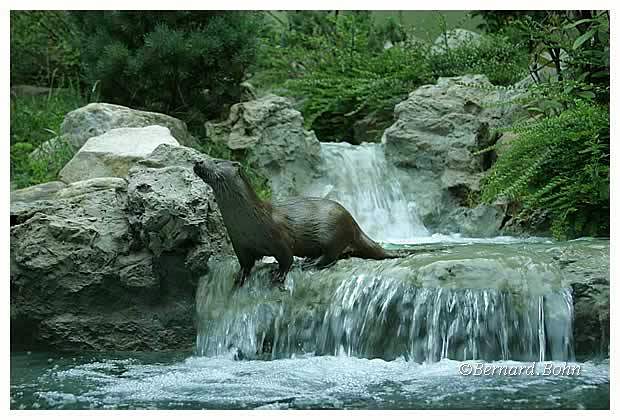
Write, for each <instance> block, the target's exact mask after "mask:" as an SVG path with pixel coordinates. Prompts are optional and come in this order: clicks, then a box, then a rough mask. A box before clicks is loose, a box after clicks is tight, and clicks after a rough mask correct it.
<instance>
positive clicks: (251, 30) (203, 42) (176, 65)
mask: <svg viewBox="0 0 620 420" xmlns="http://www.w3.org/2000/svg"><path fill="white" fill-rule="evenodd" d="M72 13H73V15H74V16H75V18H76V20H77V21H78V22H79V27H80V28H81V29H82V31H83V35H82V42H81V52H82V57H83V60H84V65H85V71H86V76H87V81H88V82H89V83H90V84H91V85H95V84H97V86H98V88H99V89H100V93H101V97H102V99H104V100H106V101H109V102H114V103H119V104H122V105H126V106H130V107H134V108H143V109H149V110H152V111H158V112H163V113H166V114H171V115H175V116H178V117H180V118H183V119H184V120H185V121H186V122H187V123H188V124H192V123H194V122H197V123H202V122H204V119H205V118H206V117H208V118H218V117H220V116H222V115H223V113H225V111H226V107H227V106H228V105H231V104H233V103H235V102H238V100H239V97H240V93H241V90H240V88H239V83H240V82H241V81H242V80H243V79H244V77H245V73H246V69H247V68H248V66H249V65H250V64H251V63H252V62H253V60H254V57H255V52H256V38H257V34H258V31H259V28H260V24H261V20H262V15H261V14H260V13H256V12H226V11H177V12H168V11H87V12H85V11H80V12H72Z"/></svg>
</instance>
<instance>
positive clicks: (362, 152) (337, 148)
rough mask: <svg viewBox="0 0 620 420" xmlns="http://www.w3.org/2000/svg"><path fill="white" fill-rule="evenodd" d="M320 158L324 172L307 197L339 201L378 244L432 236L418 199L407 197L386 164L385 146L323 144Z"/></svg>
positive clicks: (394, 174) (308, 190) (305, 193)
mask: <svg viewBox="0 0 620 420" xmlns="http://www.w3.org/2000/svg"><path fill="white" fill-rule="evenodd" d="M321 157H322V161H323V165H324V167H325V170H324V171H323V172H322V176H321V178H319V179H318V180H316V181H315V182H314V183H313V185H311V186H310V187H309V188H307V190H306V191H305V192H304V195H306V196H315V197H326V198H330V199H332V200H335V201H338V202H339V203H340V204H342V205H343V206H344V207H345V208H347V209H348V210H349V211H350V212H351V214H352V215H353V217H354V218H355V220H357V222H358V223H359V225H360V226H361V227H362V229H364V231H365V232H366V233H367V234H368V235H369V236H370V237H371V238H373V239H375V240H378V241H383V242H403V241H410V240H411V239H412V238H415V237H419V236H428V235H429V232H428V230H427V229H426V228H425V227H424V224H423V223H422V221H421V220H420V218H419V217H418V214H417V210H416V203H415V200H413V199H412V198H410V199H407V198H406V197H405V195H404V194H403V192H402V187H401V185H400V181H399V176H397V174H396V170H395V169H394V168H392V167H391V166H390V165H388V164H387V162H386V159H385V155H384V152H383V145H382V144H374V143H365V144H362V145H360V146H352V145H350V144H348V143H321Z"/></svg>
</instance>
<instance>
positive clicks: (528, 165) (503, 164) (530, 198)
mask: <svg viewBox="0 0 620 420" xmlns="http://www.w3.org/2000/svg"><path fill="white" fill-rule="evenodd" d="M512 130H513V131H514V132H515V133H516V134H517V135H518V137H517V139H515V140H514V141H513V142H512V143H511V147H510V148H509V149H508V150H507V151H506V152H504V154H502V155H501V156H500V158H499V159H498V160H497V162H496V163H495V165H494V166H493V167H492V168H491V170H490V173H489V175H488V176H487V177H486V178H485V180H484V183H483V194H482V199H483V200H484V201H486V202H491V201H493V200H494V199H496V198H498V197H505V198H508V199H511V200H516V201H518V202H521V203H522V205H523V210H522V214H521V216H523V217H527V216H528V215H531V214H533V213H535V212H540V211H544V212H546V213H547V214H548V216H549V218H550V220H551V222H552V233H553V234H554V236H555V237H557V238H567V237H576V236H580V235H606V234H608V229H609V109H608V108H607V107H604V106H600V105H596V104H593V103H592V102H590V101H586V100H576V101H575V104H574V106H573V107H572V108H570V109H567V110H565V111H563V112H561V113H559V114H557V115H553V116H547V117H543V118H541V119H539V120H535V121H534V122H525V123H519V124H517V125H515V126H514V127H513V128H512Z"/></svg>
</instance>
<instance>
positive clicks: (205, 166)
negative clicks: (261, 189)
mask: <svg viewBox="0 0 620 420" xmlns="http://www.w3.org/2000/svg"><path fill="white" fill-rule="evenodd" d="M194 173H195V174H196V175H197V176H198V177H199V178H200V179H202V180H203V181H204V182H206V183H207V184H209V185H210V186H211V188H213V191H215V192H216V193H221V192H227V191H231V190H233V191H234V190H237V191H243V190H245V189H247V188H248V184H247V182H246V179H245V176H244V174H243V169H242V167H241V164H240V163H239V162H234V161H231V160H223V159H205V160H203V161H199V162H196V163H195V164H194Z"/></svg>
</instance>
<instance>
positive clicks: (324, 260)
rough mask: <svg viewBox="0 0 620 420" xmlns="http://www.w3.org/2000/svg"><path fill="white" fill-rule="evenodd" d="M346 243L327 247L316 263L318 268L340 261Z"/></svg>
mask: <svg viewBox="0 0 620 420" xmlns="http://www.w3.org/2000/svg"><path fill="white" fill-rule="evenodd" d="M346 247H347V246H346V245H339V246H331V247H329V248H327V249H326V250H325V251H324V252H323V254H322V255H321V257H320V258H319V259H318V260H317V261H316V263H315V264H314V265H315V267H317V268H325V267H329V266H330V265H332V264H334V263H335V262H336V261H338V260H339V259H340V257H341V255H342V252H343V251H344V250H345V248H346Z"/></svg>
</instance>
